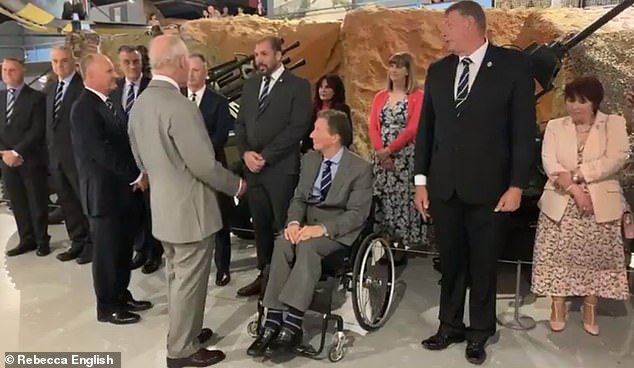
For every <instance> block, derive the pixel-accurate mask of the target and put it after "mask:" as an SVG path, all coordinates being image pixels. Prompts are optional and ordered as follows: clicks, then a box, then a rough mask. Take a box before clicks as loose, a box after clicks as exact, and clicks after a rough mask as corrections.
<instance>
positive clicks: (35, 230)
mask: <svg viewBox="0 0 634 368" xmlns="http://www.w3.org/2000/svg"><path fill="white" fill-rule="evenodd" d="M0 166H1V167H2V179H3V180H4V184H5V189H6V192H7V195H8V199H9V200H10V201H11V208H12V210H13V215H14V217H15V222H16V224H17V227H18V234H19V236H20V244H21V245H25V246H37V247H48V245H49V239H50V238H49V236H48V184H47V175H48V172H47V168H46V165H45V164H41V165H33V164H30V165H22V166H19V167H9V166H7V165H5V164H4V162H2V163H1V164H0Z"/></svg>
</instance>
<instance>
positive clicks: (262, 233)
mask: <svg viewBox="0 0 634 368" xmlns="http://www.w3.org/2000/svg"><path fill="white" fill-rule="evenodd" d="M245 170H247V171H248V169H245ZM264 170H267V169H266V168H264ZM264 175H266V176H263V174H257V175H255V174H252V173H250V172H247V175H246V179H247V185H248V188H249V190H247V197H248V200H249V208H250V209H251V217H252V218H253V227H254V232H255V245H256V249H257V253H258V254H257V255H258V269H260V270H263V269H264V267H265V266H266V265H268V264H270V263H271V257H272V256H273V245H274V241H275V235H276V234H277V233H279V232H280V231H281V230H282V228H283V227H284V225H286V224H285V222H286V216H287V212H288V206H289V204H290V201H291V198H292V197H293V192H294V191H295V187H296V186H297V180H298V179H299V176H298V175H271V174H270V173H266V174H264Z"/></svg>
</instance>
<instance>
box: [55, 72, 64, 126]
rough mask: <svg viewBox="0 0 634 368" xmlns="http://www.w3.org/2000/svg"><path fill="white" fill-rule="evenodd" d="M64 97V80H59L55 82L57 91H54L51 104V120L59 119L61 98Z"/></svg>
mask: <svg viewBox="0 0 634 368" xmlns="http://www.w3.org/2000/svg"><path fill="white" fill-rule="evenodd" d="M63 97H64V82H63V81H60V82H59V83H58V84H57V91H56V92H55V102H54V104H53V120H54V121H56V120H57V119H59V109H61V108H62V99H63Z"/></svg>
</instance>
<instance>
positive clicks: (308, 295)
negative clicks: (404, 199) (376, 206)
mask: <svg viewBox="0 0 634 368" xmlns="http://www.w3.org/2000/svg"><path fill="white" fill-rule="evenodd" d="M310 137H311V138H312V139H313V141H314V148H315V151H313V152H310V153H307V154H306V155H305V156H304V158H303V161H302V170H301V173H300V178H299V184H298V186H297V188H296V190H295V195H294V197H293V199H292V201H291V204H290V207H289V209H288V220H287V225H286V228H285V230H284V234H283V235H282V236H280V237H279V238H278V239H277V240H276V242H275V247H274V250H273V259H272V261H271V267H270V273H269V279H268V283H267V285H266V291H265V294H264V301H263V303H264V306H265V307H267V308H268V311H267V316H266V322H265V325H264V328H263V329H262V330H261V333H260V335H259V336H258V338H257V339H256V340H255V342H253V344H251V346H250V347H249V348H248V350H247V354H249V355H251V356H260V355H266V356H269V355H275V354H277V353H278V352H282V351H287V350H291V349H293V348H295V347H297V346H298V345H299V344H300V343H301V340H302V320H303V316H304V312H305V311H306V310H307V309H308V307H309V306H310V303H311V300H312V296H313V292H314V290H315V286H316V285H317V282H318V281H319V278H320V277H321V260H322V259H323V258H324V257H326V256H327V255H329V254H331V253H333V252H336V251H337V250H340V249H342V248H343V247H348V246H351V245H352V244H353V242H354V241H355V239H356V238H357V237H358V236H359V233H360V232H361V230H362V228H363V224H364V223H365V221H366V219H367V218H368V216H369V214H370V207H371V204H372V166H371V165H370V163H369V162H367V161H365V160H364V159H362V158H360V157H359V156H357V155H355V154H354V153H352V152H350V151H348V149H347V148H345V147H346V146H348V145H349V144H350V142H351V141H352V130H351V128H350V123H349V122H348V117H347V116H346V114H345V113H342V112H339V111H335V110H329V111H322V112H320V113H319V114H318V115H317V120H316V121H315V128H314V130H313V132H312V133H311V135H310ZM293 262H294V263H293ZM284 312H286V313H285V314H284Z"/></svg>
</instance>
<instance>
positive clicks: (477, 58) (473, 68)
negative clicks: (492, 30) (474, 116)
mask: <svg viewBox="0 0 634 368" xmlns="http://www.w3.org/2000/svg"><path fill="white" fill-rule="evenodd" d="M488 47H489V40H486V39H485V40H484V43H483V44H482V46H480V47H478V49H477V50H475V51H474V52H473V53H472V54H471V55H465V56H460V57H459V59H458V60H459V62H458V69H457V70H456V80H455V83H454V98H457V97H458V84H459V83H460V75H462V71H463V70H464V65H463V64H462V60H464V59H465V58H467V57H468V58H469V59H470V60H471V64H470V65H469V93H471V87H473V83H474V82H475V80H476V77H477V76H478V72H479V71H480V66H482V62H483V61H484V56H485V55H486V52H487V48H488ZM467 98H468V97H467ZM414 185H416V186H420V185H427V176H425V175H422V174H418V175H415V176H414Z"/></svg>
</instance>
